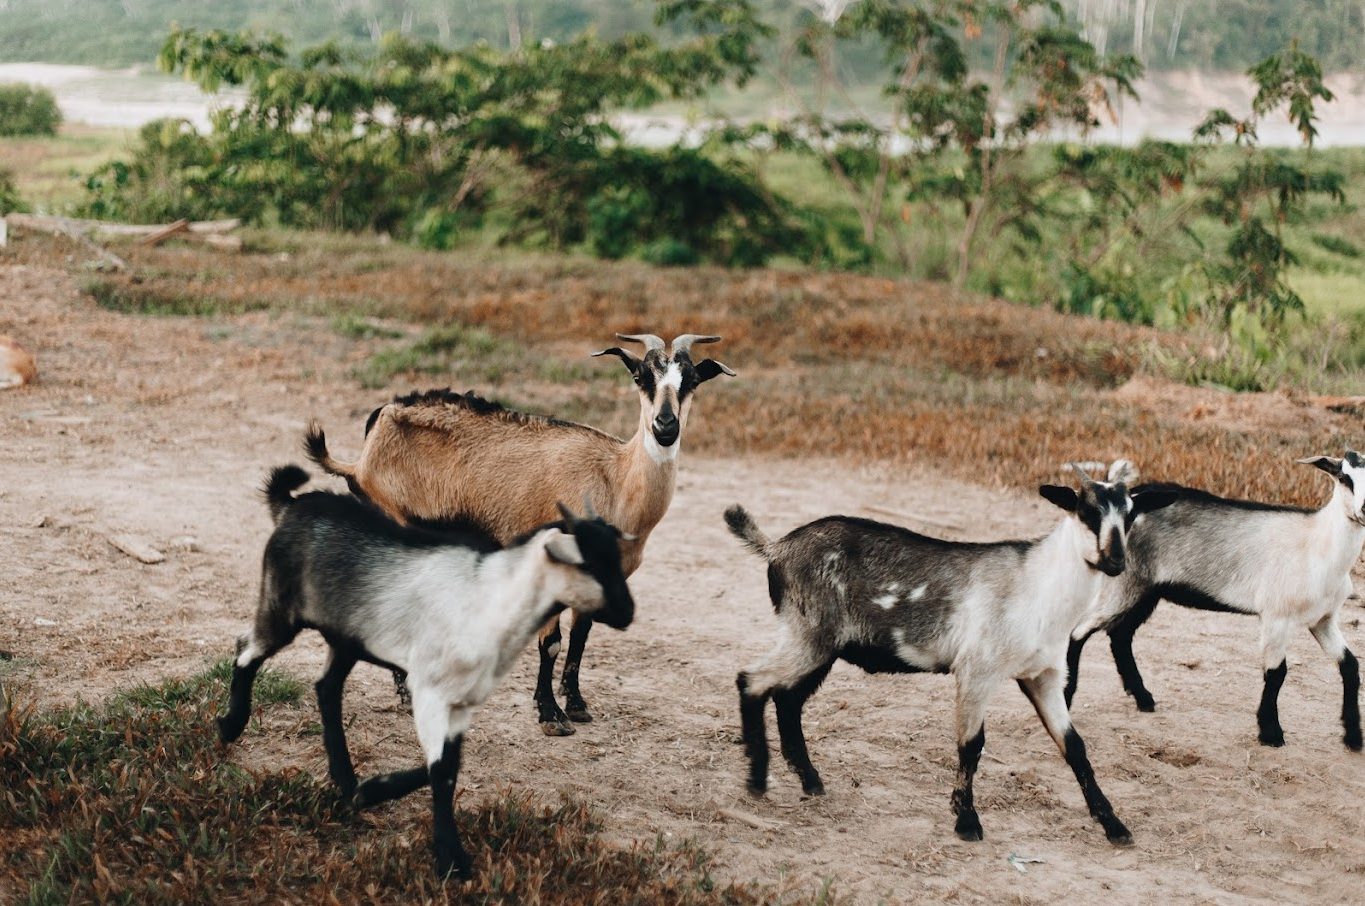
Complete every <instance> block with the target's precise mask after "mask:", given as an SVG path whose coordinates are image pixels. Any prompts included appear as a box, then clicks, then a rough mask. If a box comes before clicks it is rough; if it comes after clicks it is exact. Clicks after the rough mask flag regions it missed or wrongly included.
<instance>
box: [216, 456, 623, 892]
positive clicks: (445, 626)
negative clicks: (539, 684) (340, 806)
mask: <svg viewBox="0 0 1365 906" xmlns="http://www.w3.org/2000/svg"><path fill="white" fill-rule="evenodd" d="M307 481H308V473H307V472H305V471H304V470H303V469H301V468H299V467H298V466H282V467H280V468H277V469H275V470H274V471H273V472H271V474H270V477H269V479H268V480H267V482H266V485H265V488H264V495H265V498H266V501H267V503H268V504H269V506H270V514H271V517H272V518H273V519H274V521H275V531H274V533H273V534H272V535H271V536H270V540H269V541H268V542H267V543H266V547H265V556H264V565H263V567H262V577H261V596H260V603H259V605H258V607H257V610H256V620H255V623H254V624H253V626H252V628H251V630H250V631H249V632H247V633H246V634H245V635H243V636H242V637H241V638H240V639H239V640H238V643H237V658H236V662H235V665H234V667H233V671H232V689H231V697H230V700H229V706H228V710H227V713H226V714H225V715H223V716H222V717H220V718H219V719H218V729H219V733H220V735H221V737H222V739H223V741H224V742H232V741H233V740H235V739H236V738H237V737H238V736H240V735H241V733H242V730H243V729H244V728H245V727H246V723H247V719H248V718H249V717H250V715H251V687H252V683H253V682H254V681H255V678H256V672H257V671H258V670H259V669H260V667H261V664H262V663H263V662H264V661H265V660H266V658H268V657H270V656H271V655H273V654H275V653H276V652H277V651H279V650H280V649H281V648H283V647H284V646H286V645H288V644H289V643H290V642H292V641H293V640H294V637H295V636H297V635H298V634H299V632H300V631H301V630H303V629H316V630H318V632H320V633H322V636H323V638H324V639H326V640H327V645H328V649H329V650H328V657H327V667H326V670H325V672H324V673H323V675H322V678H321V679H320V680H318V682H317V687H316V688H317V696H318V710H319V711H320V712H321V716H322V739H323V744H324V747H325V748H326V750H327V762H328V772H329V773H330V774H331V777H332V780H333V781H335V782H336V785H337V786H338V787H340V788H341V792H342V795H343V796H345V797H346V798H347V799H348V800H350V801H351V802H352V803H353V804H354V805H355V807H357V808H363V807H365V806H369V805H374V804H375V803H379V802H384V801H387V800H390V799H395V798H398V797H399V796H403V795H406V794H407V793H410V792H412V791H413V790H416V789H419V788H421V787H423V786H426V785H427V784H430V785H431V788H432V847H433V849H434V851H435V857H436V871H437V874H438V875H439V876H441V877H445V876H447V875H449V874H452V873H454V874H456V875H458V876H459V877H462V878H468V877H469V876H470V869H471V865H470V860H469V856H468V854H466V852H465V850H464V847H463V846H462V845H461V844H460V837H459V834H458V832H457V830H456V828H455V812H454V794H455V780H456V776H457V774H458V773H459V770H460V748H461V743H462V741H463V739H464V735H465V733H466V731H468V729H469V726H470V722H471V719H472V716H473V712H474V709H475V708H476V707H477V706H478V705H480V704H482V703H483V702H484V701H485V700H486V699H487V698H488V696H489V695H490V694H491V693H492V692H493V689H494V687H496V686H497V684H498V681H499V680H501V679H502V677H503V676H504V675H505V674H506V673H507V671H508V670H509V669H510V668H511V666H512V664H513V663H514V662H515V661H516V658H517V655H518V654H520V653H521V651H522V650H523V649H524V648H525V647H526V645H527V643H528V642H529V641H530V640H531V639H532V638H533V637H534V636H535V634H536V630H537V629H538V628H539V627H540V626H541V625H542V624H543V623H544V622H545V620H546V619H547V618H548V617H549V616H550V615H552V614H555V613H558V612H559V611H560V610H562V609H564V608H565V607H569V608H572V609H574V610H577V611H581V612H583V613H585V614H591V615H592V616H593V618H594V619H596V620H600V621H601V622H603V623H606V624H607V625H608V626H612V627H614V628H617V629H624V628H625V627H627V626H629V625H630V622H631V620H632V619H633V618H634V614H635V602H634V600H632V598H631V595H630V589H629V588H628V587H627V586H626V578H625V574H624V573H623V572H622V570H621V552H620V547H619V544H620V542H621V541H622V540H623V538H622V535H621V533H620V532H619V531H617V530H616V529H615V528H614V527H612V526H611V525H609V524H608V523H606V522H604V521H603V520H601V519H598V518H584V519H580V518H577V517H575V516H574V515H573V514H572V513H571V512H569V511H568V510H567V509H564V508H562V507H561V511H562V514H563V516H564V521H562V522H560V523H557V524H553V525H549V526H545V527H542V528H540V529H537V530H535V531H533V532H531V533H529V534H528V535H527V536H525V537H524V538H521V539H518V540H517V541H514V542H513V543H512V544H510V545H508V546H507V547H505V548H503V547H501V546H500V545H498V544H497V542H496V541H494V540H493V539H492V538H491V536H489V535H488V534H487V533H486V532H483V531H481V530H479V529H477V528H474V527H472V526H469V527H463V528H461V529H459V530H451V531H448V532H433V531H427V530H424V529H419V528H411V527H406V526H402V525H399V524H398V523H396V522H394V521H392V520H391V519H389V518H388V517H386V516H385V515H384V514H383V513H381V512H380V511H379V510H378V509H377V508H375V507H373V506H371V505H369V504H368V503H364V502H362V501H359V500H357V499H356V498H354V497H351V496H350V495H341V494H332V493H327V492H322V491H316V492H313V493H310V494H304V495H302V496H299V497H294V496H293V492H294V491H295V490H296V489H297V488H299V487H301V486H302V485H303V484H304V483H305V482H307ZM589 515H590V514H589ZM358 661H367V662H369V663H372V664H379V665H380V666H384V667H388V668H390V669H397V668H401V669H403V670H405V671H407V676H408V685H409V687H410V688H411V690H412V712H413V719H414V720H415V722H416V724H417V736H418V739H419V740H420V741H421V745H422V751H423V752H424V754H425V756H426V764H425V766H423V767H419V768H414V769H411V770H406V771H396V772H393V773H389V774H381V775H378V776H375V777H371V778H368V779H367V780H365V781H364V782H363V783H357V782H356V774H355V769H354V767H352V765H351V756H350V752H349V750H348V749H347V747H346V731H345V725H344V724H343V722H342V717H341V699H342V690H343V687H344V685H345V682H346V677H347V675H348V674H349V673H350V672H351V669H352V668H353V667H354V666H355V665H356V663H357V662H358Z"/></svg>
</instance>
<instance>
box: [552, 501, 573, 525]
mask: <svg viewBox="0 0 1365 906" xmlns="http://www.w3.org/2000/svg"><path fill="white" fill-rule="evenodd" d="M555 506H557V507H559V515H561V516H563V517H564V521H565V522H567V523H569V528H570V529H572V528H573V524H574V523H575V522H577V521H578V517H577V516H575V515H574V514H573V510H571V509H569V508H568V506H566V505H565V504H564V501H562V500H561V501H559V502H558V503H556V504H555Z"/></svg>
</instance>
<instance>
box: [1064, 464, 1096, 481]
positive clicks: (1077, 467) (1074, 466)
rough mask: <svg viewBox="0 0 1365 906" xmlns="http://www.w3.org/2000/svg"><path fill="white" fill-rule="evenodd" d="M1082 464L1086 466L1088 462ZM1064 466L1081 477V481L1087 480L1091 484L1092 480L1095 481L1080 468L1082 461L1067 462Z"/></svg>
mask: <svg viewBox="0 0 1365 906" xmlns="http://www.w3.org/2000/svg"><path fill="white" fill-rule="evenodd" d="M1084 465H1087V466H1088V465H1090V463H1085V464H1084ZM1065 468H1067V469H1070V470H1071V471H1073V472H1075V473H1076V474H1077V475H1079V476H1080V477H1081V481H1083V482H1085V481H1088V482H1091V483H1092V484H1093V483H1094V481H1095V479H1093V478H1091V477H1090V476H1089V475H1087V474H1086V472H1085V469H1084V468H1082V463H1079V462H1069V463H1067V464H1066V466H1065Z"/></svg>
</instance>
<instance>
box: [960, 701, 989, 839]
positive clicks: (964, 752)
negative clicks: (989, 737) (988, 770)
mask: <svg viewBox="0 0 1365 906" xmlns="http://www.w3.org/2000/svg"><path fill="white" fill-rule="evenodd" d="M985 749H986V725H985V724H982V725H981V726H980V727H979V728H978V729H977V731H976V735H974V736H972V737H971V738H969V739H968V740H967V741H966V742H965V743H958V746H957V780H956V782H955V783H954V784H953V797H952V803H953V814H954V815H956V816H957V824H956V825H955V826H954V828H953V829H954V830H955V831H956V832H957V835H958V836H959V837H961V838H962V839H963V840H980V839H982V838H983V837H984V836H985V832H984V831H982V830H981V816H980V815H978V814H977V813H976V802H975V797H974V795H973V792H972V783H973V780H974V779H975V777H976V767H977V765H978V764H980V763H981V753H982V752H983V751H985Z"/></svg>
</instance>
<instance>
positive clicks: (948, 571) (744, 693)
mask: <svg viewBox="0 0 1365 906" xmlns="http://www.w3.org/2000/svg"><path fill="white" fill-rule="evenodd" d="M1076 471H1077V473H1078V474H1079V475H1080V477H1081V490H1080V493H1079V494H1078V493H1077V492H1076V491H1074V490H1072V489H1071V488H1066V487H1058V486H1055V485H1044V486H1042V487H1040V488H1039V492H1040V493H1041V494H1042V495H1043V497H1045V498H1046V499H1047V500H1049V501H1050V502H1052V503H1053V504H1055V505H1056V506H1058V507H1060V508H1061V509H1063V510H1065V511H1066V512H1067V515H1066V517H1064V518H1063V519H1062V521H1061V523H1060V524H1058V526H1057V527H1056V528H1055V529H1053V531H1052V533H1051V534H1049V535H1048V536H1047V537H1045V538H1041V539H1039V540H1036V541H1000V542H994V543H984V544H966V543H957V542H952V541H943V540H940V539H938V538H929V537H925V536H924V535H918V534H916V533H914V532H912V531H909V530H908V529H904V528H901V527H899V526H893V525H885V524H883V523H879V522H873V521H871V520H867V519H856V518H851V517H847V516H830V517H826V518H824V519H818V520H816V521H815V522H811V523H809V524H807V525H804V526H801V527H800V528H798V529H796V530H794V531H793V532H791V533H790V534H788V535H787V536H786V537H785V538H783V539H781V540H780V541H772V540H769V539H768V538H767V537H766V536H765V535H764V534H763V533H762V532H761V531H760V530H759V529H758V527H757V526H756V525H755V524H754V522H753V520H752V519H751V518H750V516H749V514H748V513H746V512H745V511H744V510H743V509H742V508H740V507H738V506H734V507H731V508H730V509H729V510H727V511H726V512H725V521H726V522H727V523H728V524H729V526H730V531H732V532H733V533H734V534H735V535H736V536H737V537H739V538H740V539H741V540H742V541H744V542H745V543H746V544H747V545H748V546H749V547H750V548H751V549H752V550H753V551H755V552H756V553H758V554H759V555H760V556H762V557H763V558H764V559H766V560H767V561H768V587H769V592H770V594H771V596H772V602H773V607H774V608H775V609H776V610H777V614H778V617H779V619H780V620H781V634H780V636H779V638H778V642H777V646H776V648H774V649H773V650H772V651H771V652H770V653H769V654H768V656H767V657H766V658H764V659H763V660H761V661H759V662H758V663H756V664H754V665H753V666H752V667H750V668H749V669H747V670H745V671H743V672H741V673H740V674H739V678H738V684H739V701H740V720H741V723H742V725H743V733H744V742H745V745H746V747H747V750H748V756H749V790H750V792H752V793H754V794H755V795H762V794H763V793H764V792H765V791H766V789H767V784H768V740H767V733H766V731H765V728H764V714H763V712H764V709H765V706H766V703H767V700H768V699H769V698H770V697H771V698H772V699H773V701H774V704H775V706H776V710H777V728H778V733H779V735H780V736H781V740H782V754H783V755H784V756H785V757H786V759H787V761H788V762H789V763H790V764H791V766H792V768H793V769H794V770H795V771H796V773H797V775H798V776H799V777H800V778H801V786H802V788H803V790H804V791H805V792H806V793H807V794H808V795H817V794H821V793H823V792H824V785H823V783H822V782H821V780H820V776H819V774H818V773H816V770H815V768H814V766H813V765H812V764H811V762H810V756H809V754H808V753H807V751H806V740H805V735H804V732H803V730H802V727H801V709H802V706H803V705H804V704H805V702H806V700H807V699H808V698H810V696H811V694H812V693H814V692H815V690H816V689H818V688H819V686H820V684H821V683H822V682H823V681H824V679H825V676H826V675H827V674H828V673H829V670H830V667H831V666H833V664H834V661H835V660H837V659H840V658H842V659H843V660H845V661H848V662H849V663H851V664H856V665H857V666H859V667H862V668H863V669H864V670H867V671H868V672H871V673H881V672H897V673H921V672H933V673H949V672H951V673H952V674H954V676H955V677H956V679H957V743H958V763H959V770H958V775H957V783H956V786H955V788H954V790H953V795H952V807H953V812H954V813H955V814H956V815H957V827H956V830H957V834H958V836H959V837H961V838H962V839H964V840H980V839H981V837H982V831H981V821H980V818H979V817H978V816H977V813H976V808H975V805H974V804H973V796H972V779H973V776H974V775H975V773H976V768H977V763H978V761H979V760H980V757H981V751H982V749H983V747H984V746H985V741H986V735H985V718H986V704H987V701H988V699H989V698H990V695H991V693H992V692H993V691H994V690H995V688H996V687H997V686H998V685H999V684H1000V683H1001V682H1002V681H1003V680H1006V679H1010V678H1013V679H1016V680H1017V681H1018V683H1019V688H1020V689H1022V690H1023V692H1024V694H1025V695H1026V696H1027V697H1028V699H1029V701H1030V702H1032V703H1033V707H1034V709H1035V710H1037V712H1038V716H1039V717H1040V718H1041V719H1042V722H1043V725H1044V726H1045V727H1046V728H1047V731H1048V733H1049V734H1050V735H1051V736H1052V739H1053V741H1054V742H1055V743H1056V744H1057V747H1058V748H1059V749H1061V752H1062V754H1063V755H1064V756H1065V758H1066V761H1067V764H1068V765H1070V766H1071V769H1072V771H1073V772H1074V773H1075V775H1076V779H1077V780H1078V781H1079V782H1080V785H1081V791H1082V792H1083V793H1084V794H1085V801H1086V805H1087V806H1088V807H1089V809H1090V814H1091V815H1093V816H1094V817H1095V818H1096V820H1098V821H1099V823H1100V824H1101V825H1102V826H1103V827H1104V832H1105V835H1106V836H1107V837H1108V838H1109V840H1110V841H1112V842H1113V843H1115V844H1126V843H1129V842H1131V837H1130V836H1129V833H1128V829H1127V828H1126V827H1124V826H1123V823H1122V822H1121V821H1119V819H1118V818H1117V817H1115V816H1114V812H1113V809H1112V808H1111V806H1110V805H1109V801H1108V800H1107V799H1106V798H1105V796H1104V793H1102V792H1101V791H1100V788H1099V785H1098V784H1097V783H1096V781H1095V774H1094V771H1093V770H1092V769H1091V767H1090V761H1089V759H1088V758H1087V756H1086V751H1085V744H1084V743H1083V742H1082V741H1081V738H1080V736H1079V735H1077V733H1076V730H1075V728H1074V727H1073V726H1072V725H1071V718H1070V716H1069V714H1068V713H1067V709H1066V702H1065V701H1064V699H1063V696H1062V689H1063V686H1064V685H1065V683H1066V653H1067V641H1068V639H1070V637H1071V630H1072V629H1073V628H1074V627H1075V626H1076V624H1078V623H1079V622H1080V621H1081V620H1082V619H1083V618H1084V617H1085V615H1086V613H1087V611H1088V609H1089V608H1090V607H1091V606H1092V604H1093V602H1094V599H1095V596H1096V594H1097V593H1098V591H1099V586H1100V582H1101V580H1102V579H1103V576H1105V575H1109V576H1114V575H1118V574H1119V573H1121V572H1123V569H1124V562H1125V553H1124V549H1125V538H1126V535H1127V530H1128V528H1129V526H1131V524H1132V523H1133V520H1134V519H1135V517H1137V515H1138V514H1139V513H1143V512H1146V511H1149V510H1153V509H1156V508H1158V507H1161V506H1164V505H1166V504H1167V503H1169V502H1170V499H1171V495H1168V494H1164V493H1162V492H1156V493H1151V494H1143V495H1140V496H1137V495H1133V496H1130V495H1129V493H1128V490H1127V488H1126V487H1125V486H1124V484H1123V483H1121V482H1097V481H1092V480H1090V479H1089V478H1088V477H1087V476H1086V475H1085V474H1084V473H1083V472H1081V471H1080V470H1079V469H1076Z"/></svg>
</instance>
